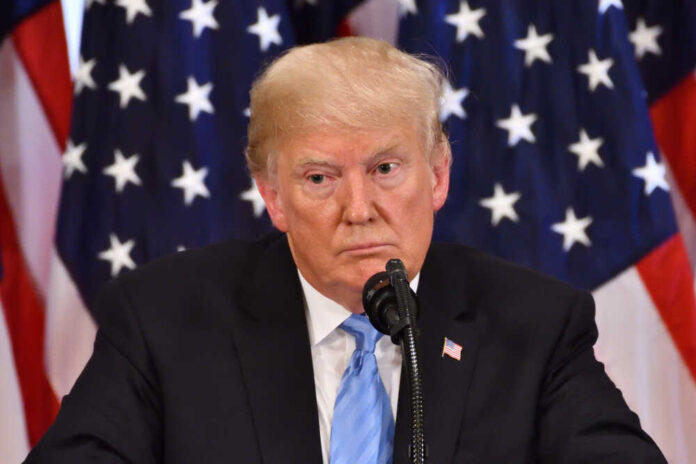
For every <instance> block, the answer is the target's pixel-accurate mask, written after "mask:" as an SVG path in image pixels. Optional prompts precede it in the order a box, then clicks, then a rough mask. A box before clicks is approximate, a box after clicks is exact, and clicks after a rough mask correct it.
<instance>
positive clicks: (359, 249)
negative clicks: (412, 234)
mask: <svg viewBox="0 0 696 464" xmlns="http://www.w3.org/2000/svg"><path fill="white" fill-rule="evenodd" d="M390 246H391V244H389V243H384V242H363V243H356V244H353V245H350V246H348V247H346V248H345V249H344V250H343V253H349V254H353V255H362V254H371V253H377V252H380V251H382V250H384V249H385V248H387V247H390Z"/></svg>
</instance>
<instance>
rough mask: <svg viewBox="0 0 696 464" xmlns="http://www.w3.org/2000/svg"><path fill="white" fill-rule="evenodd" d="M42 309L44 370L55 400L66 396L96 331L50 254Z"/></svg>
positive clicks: (60, 265) (89, 351)
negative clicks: (47, 296) (49, 284)
mask: <svg viewBox="0 0 696 464" xmlns="http://www.w3.org/2000/svg"><path fill="white" fill-rule="evenodd" d="M49 295H50V297H49V298H48V301H47V308H46V353H45V356H46V368H47V370H48V379H49V381H50V382H51V386H52V387H53V391H54V392H55V393H56V396H57V397H58V398H61V397H62V396H63V395H66V394H67V393H68V392H69V391H70V389H71V388H72V385H73V383H75V380H76V379H77V376H78V375H79V374H80V372H81V371H82V369H83V368H84V366H85V364H86V363H87V360H88V359H89V356H90V355H91V354H92V346H93V344H94V337H95V334H96V328H95V325H94V321H93V320H92V318H91V316H90V315H89V312H88V311H87V309H86V308H85V306H84V304H83V303H82V299H81V297H80V295H79V294H78V292H77V289H76V288H75V285H74V283H73V281H72V280H71V279H70V275H69V274H68V271H67V270H66V269H65V266H64V265H63V262H62V260H61V259H60V257H59V256H58V255H57V254H56V253H55V252H54V254H53V261H52V263H51V286H50V289H49Z"/></svg>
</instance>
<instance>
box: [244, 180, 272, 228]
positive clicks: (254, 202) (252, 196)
mask: <svg viewBox="0 0 696 464" xmlns="http://www.w3.org/2000/svg"><path fill="white" fill-rule="evenodd" d="M239 198H241V199H242V200H244V201H249V202H251V207H252V208H253V210H254V217H255V218H258V217H260V216H261V215H262V214H263V211H264V210H265V209H266V203H265V202H264V201H263V197H261V193H259V188H258V187H257V186H256V180H255V179H253V178H252V179H251V187H249V190H245V191H243V192H242V193H241V194H240V195H239Z"/></svg>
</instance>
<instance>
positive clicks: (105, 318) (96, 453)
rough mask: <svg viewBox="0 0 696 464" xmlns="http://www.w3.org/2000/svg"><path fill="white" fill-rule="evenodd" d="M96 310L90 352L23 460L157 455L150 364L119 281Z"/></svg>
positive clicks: (157, 414) (29, 463)
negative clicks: (53, 418)
mask: <svg viewBox="0 0 696 464" xmlns="http://www.w3.org/2000/svg"><path fill="white" fill-rule="evenodd" d="M95 316H96V318H97V322H98V324H99V327H100V328H99V331H98V332H97V336H96V340H95V343H94V351H93V353H92V357H91V358H90V360H89V362H88V363H87V365H86V367H85V369H84V370H83V371H82V373H81V374H80V376H79V378H78V379H77V382H76V383H75V385H74V387H73V388H72V390H71V392H70V394H68V395H66V396H65V397H64V398H63V401H62V404H61V408H60V412H59V413H58V417H57V419H56V421H55V423H54V424H53V425H52V426H51V428H50V429H49V430H48V432H47V433H46V434H45V435H44V437H43V438H42V439H41V441H40V442H39V444H38V445H37V446H36V447H35V448H34V449H33V450H32V452H31V453H30V454H29V456H28V457H27V459H26V461H25V463H26V464H38V463H51V464H59V463H71V464H76V463H91V462H94V463H106V464H111V463H130V462H137V463H143V464H147V463H155V462H160V461H161V456H160V455H159V454H161V451H160V450H161V428H162V426H161V423H162V421H161V409H162V408H161V400H160V399H159V398H160V395H159V393H158V385H157V379H156V376H155V370H154V369H153V366H152V361H151V359H150V356H149V354H148V349H147V344H146V341H145V339H144V337H143V334H142V331H141V328H140V325H139V323H138V320H137V318H136V315H135V314H134V312H133V311H132V308H131V305H130V303H129V301H128V298H127V297H126V295H125V293H124V291H123V289H122V288H121V285H120V283H119V282H118V281H114V282H112V283H110V284H109V285H108V286H107V287H106V288H105V289H104V290H102V292H101V293H100V296H99V298H98V299H97V303H96V305H95Z"/></svg>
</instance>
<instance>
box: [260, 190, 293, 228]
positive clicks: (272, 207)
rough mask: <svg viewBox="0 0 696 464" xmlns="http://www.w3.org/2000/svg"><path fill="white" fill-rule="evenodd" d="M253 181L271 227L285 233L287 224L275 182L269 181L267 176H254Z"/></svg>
mask: <svg viewBox="0 0 696 464" xmlns="http://www.w3.org/2000/svg"><path fill="white" fill-rule="evenodd" d="M254 180H255V181H256V187H257V188H258V189H259V193H260V194H261V197H262V198H263V201H264V202H265V203H266V211H268V215H269V216H270V217H271V221H272V222H273V225H274V226H275V227H276V229H278V230H279V231H281V232H287V231H288V223H287V220H286V219H285V212H284V209H283V202H282V201H281V198H280V195H279V192H278V187H277V183H276V181H275V180H273V179H269V178H268V177H267V176H264V177H261V176H254Z"/></svg>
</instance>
